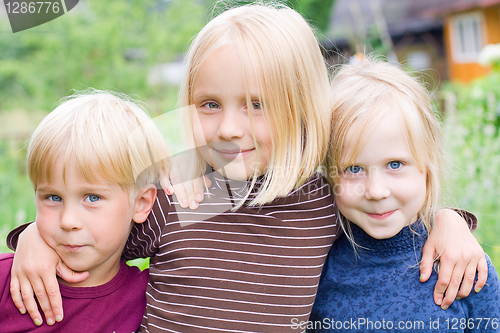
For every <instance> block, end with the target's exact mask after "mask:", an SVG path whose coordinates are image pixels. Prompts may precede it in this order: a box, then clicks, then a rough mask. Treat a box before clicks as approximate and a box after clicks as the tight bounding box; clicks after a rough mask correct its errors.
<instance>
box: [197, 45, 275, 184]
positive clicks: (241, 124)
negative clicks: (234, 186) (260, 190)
mask: <svg viewBox="0 0 500 333" xmlns="http://www.w3.org/2000/svg"><path fill="white" fill-rule="evenodd" d="M243 66H246V69H247V71H246V77H245V75H244V68H243ZM245 79H246V84H245ZM247 89H248V92H249V94H250V99H251V105H247ZM192 98H193V103H194V105H195V107H196V112H195V113H194V115H193V131H194V136H195V139H196V144H197V146H198V149H199V150H200V153H201V155H202V156H203V158H204V159H205V161H207V162H208V163H210V165H212V167H214V168H215V169H216V170H219V169H223V170H222V171H223V174H225V175H226V176H227V177H228V178H231V179H236V180H246V179H249V178H251V177H252V176H253V175H254V173H255V172H256V171H257V173H258V174H259V175H260V174H262V173H264V172H265V169H266V167H267V165H268V163H269V158H270V154H271V147H272V143H271V133H270V130H269V127H268V124H267V123H266V119H265V117H264V114H263V110H262V104H261V102H260V101H261V95H260V94H259V91H258V89H257V84H256V80H255V75H254V71H253V67H252V66H250V65H248V64H244V63H243V62H242V60H241V58H240V56H239V54H238V52H237V51H236V50H235V47H231V46H224V47H221V48H219V49H217V50H216V51H215V52H213V53H211V54H210V55H209V56H208V57H207V58H206V60H205V61H204V62H203V63H202V64H201V67H200V69H199V71H198V74H197V76H196V79H195V81H194V84H193V96H192ZM251 114H252V115H253V117H252V118H253V119H252V123H253V124H251V122H250V117H251ZM252 129H253V133H252ZM254 135H255V140H254ZM257 148H258V149H257Z"/></svg>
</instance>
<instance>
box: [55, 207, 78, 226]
mask: <svg viewBox="0 0 500 333" xmlns="http://www.w3.org/2000/svg"><path fill="white" fill-rule="evenodd" d="M59 226H60V227H61V229H63V230H65V231H76V230H80V229H82V223H81V219H80V214H78V212H77V210H76V209H75V207H69V206H66V207H64V210H63V211H62V213H61V219H60V222H59Z"/></svg>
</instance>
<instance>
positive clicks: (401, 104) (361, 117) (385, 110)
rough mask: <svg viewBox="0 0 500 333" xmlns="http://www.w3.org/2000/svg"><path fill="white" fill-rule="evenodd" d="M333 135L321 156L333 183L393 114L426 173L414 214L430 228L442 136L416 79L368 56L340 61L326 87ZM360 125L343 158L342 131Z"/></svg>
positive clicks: (436, 197) (438, 190) (438, 191)
mask: <svg viewBox="0 0 500 333" xmlns="http://www.w3.org/2000/svg"><path fill="white" fill-rule="evenodd" d="M331 94H332V112H333V116H332V135H331V139H330V144H329V151H328V158H327V159H326V170H327V172H326V173H327V178H328V180H329V182H330V184H331V185H332V187H334V186H335V184H337V183H338V179H339V172H340V171H341V170H344V169H345V167H347V166H348V165H350V164H352V163H353V162H354V161H355V159H356V155H357V154H359V152H360V151H361V150H362V146H363V144H364V142H366V140H369V135H370V133H371V131H372V130H373V128H374V127H375V126H376V125H377V124H378V121H379V120H380V119H381V118H382V117H383V116H384V115H386V114H389V113H390V114H391V115H394V116H395V117H397V119H398V120H399V123H400V124H401V126H403V128H404V133H405V139H406V141H407V143H408V146H409V147H410V150H411V152H412V155H413V157H414V158H415V161H416V163H417V166H418V168H419V169H420V171H422V172H425V174H426V197H425V202H424V204H423V206H422V208H421V210H420V211H419V217H420V219H421V220H422V222H423V223H424V224H425V226H426V227H427V229H430V228H431V226H432V224H433V221H434V218H435V213H436V207H438V203H439V200H440V194H441V167H442V158H443V157H442V156H443V155H442V146H443V143H442V138H441V130H440V124H439V121H438V119H437V118H436V115H435V114H434V112H433V109H432V106H431V103H430V95H429V92H428V91H427V89H425V88H424V87H423V86H422V85H421V84H420V83H419V81H418V80H417V79H416V78H414V77H412V76H410V75H409V74H407V73H406V72H404V71H403V70H402V69H401V68H400V67H398V66H396V65H394V64H389V63H387V62H385V61H383V60H381V59H377V58H375V57H373V56H365V57H364V59H363V60H362V61H361V63H359V64H356V65H343V66H341V67H340V69H339V70H338V72H337V73H336V75H335V77H334V79H333V83H332V86H331ZM354 121H356V122H357V124H359V125H358V126H359V127H358V128H359V133H360V135H359V137H357V139H355V140H356V142H355V143H354V147H355V148H354V151H353V153H352V154H351V155H352V156H342V153H343V151H345V150H344V149H345V146H346V144H347V142H346V136H347V132H348V131H349V129H350V128H351V125H352V123H353V122H354Z"/></svg>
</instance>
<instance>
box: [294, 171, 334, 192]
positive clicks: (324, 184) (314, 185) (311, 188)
mask: <svg viewBox="0 0 500 333" xmlns="http://www.w3.org/2000/svg"><path fill="white" fill-rule="evenodd" d="M331 194H332V193H331V188H330V185H329V184H328V181H327V180H326V178H325V176H324V175H323V174H322V173H320V172H315V173H313V174H312V175H311V177H309V178H308V179H307V180H306V181H305V182H304V183H303V184H302V185H300V186H299V187H298V188H297V189H295V190H294V191H292V192H290V194H289V195H288V196H289V197H294V196H304V195H307V196H314V197H332V195H331Z"/></svg>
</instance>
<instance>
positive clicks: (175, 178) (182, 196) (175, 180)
mask: <svg viewBox="0 0 500 333" xmlns="http://www.w3.org/2000/svg"><path fill="white" fill-rule="evenodd" d="M170 180H171V182H172V184H173V188H174V193H175V195H176V196H177V201H179V205H180V206H181V207H182V208H187V207H188V206H189V198H188V195H187V193H186V188H185V186H184V183H183V181H182V176H181V173H180V170H179V168H178V167H177V165H173V166H172V170H171V171H170Z"/></svg>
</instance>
